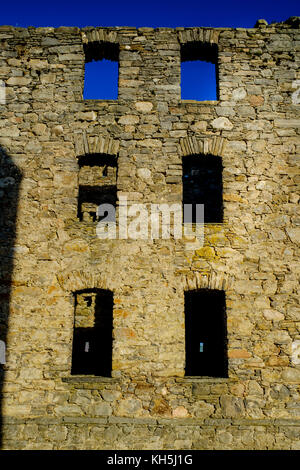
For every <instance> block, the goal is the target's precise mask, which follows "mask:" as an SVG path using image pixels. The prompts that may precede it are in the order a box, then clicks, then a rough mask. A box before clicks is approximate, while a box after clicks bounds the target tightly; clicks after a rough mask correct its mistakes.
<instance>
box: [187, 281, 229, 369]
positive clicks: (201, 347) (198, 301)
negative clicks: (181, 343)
mask: <svg viewBox="0 0 300 470" xmlns="http://www.w3.org/2000/svg"><path fill="white" fill-rule="evenodd" d="M185 343H186V344H185V346H186V367H185V375H187V376H206V377H228V364H227V362H228V361H227V327H226V304H225V292H224V291H221V290H214V289H199V290H193V291H188V292H185Z"/></svg>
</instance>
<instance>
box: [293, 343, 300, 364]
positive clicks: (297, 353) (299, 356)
mask: <svg viewBox="0 0 300 470" xmlns="http://www.w3.org/2000/svg"><path fill="white" fill-rule="evenodd" d="M292 363H293V364H295V365H299V364H300V339H296V340H295V341H293V342H292Z"/></svg>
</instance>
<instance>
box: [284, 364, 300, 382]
mask: <svg viewBox="0 0 300 470" xmlns="http://www.w3.org/2000/svg"><path fill="white" fill-rule="evenodd" d="M281 375H282V380H283V381H284V383H299V382H300V369H292V368H291V367H290V368H287V369H285V370H284V371H283V372H282V374H281Z"/></svg>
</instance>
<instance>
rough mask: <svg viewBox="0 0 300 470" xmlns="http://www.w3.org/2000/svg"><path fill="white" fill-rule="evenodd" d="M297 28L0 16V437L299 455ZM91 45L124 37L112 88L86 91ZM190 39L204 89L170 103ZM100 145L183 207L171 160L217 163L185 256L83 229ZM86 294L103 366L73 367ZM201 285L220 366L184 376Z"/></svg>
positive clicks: (178, 167)
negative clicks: (208, 91)
mask: <svg viewBox="0 0 300 470" xmlns="http://www.w3.org/2000/svg"><path fill="white" fill-rule="evenodd" d="M298 24H299V22H298V20H297V19H295V18H294V19H292V20H289V21H287V22H285V23H278V24H271V25H267V24H265V22H263V21H260V22H259V24H258V25H257V27H256V28H253V29H242V28H237V29H230V28H215V29H211V28H176V29H169V28H158V29H152V28H139V29H136V28H130V27H126V28H125V27H124V28H123V27H119V28H84V29H81V30H80V29H79V28H75V27H74V28H64V27H61V28H56V29H55V28H36V29H35V28H28V29H22V28H13V27H11V26H1V27H0V44H1V48H0V79H1V80H2V81H3V82H4V83H5V90H6V103H5V104H0V113H1V119H0V151H1V164H2V168H1V170H0V171H1V174H0V197H1V198H2V204H3V207H4V208H6V209H5V211H6V212H5V220H9V224H10V227H11V231H10V232H9V231H8V232H7V233H8V235H5V236H3V237H1V239H0V250H1V258H2V261H1V263H0V268H1V272H0V289H1V290H0V295H1V297H0V299H1V306H0V312H1V327H2V333H1V334H2V338H3V339H5V341H6V344H7V362H6V364H5V366H3V369H4V380H3V389H2V416H3V423H2V434H3V448H4V449H104V448H108V449H109V448H110V449H112V448H113V449H146V448H148V449H300V442H299V409H300V405H299V381H300V359H299V350H300V333H299V295H298V293H299V284H298V282H299V278H298V275H297V273H299V268H298V244H299V228H298V225H299V218H298V214H297V202H298V197H299V193H298V187H297V183H298V182H299V179H298V178H299V176H298V175H299V173H298V168H297V159H296V157H297V150H299V148H298V147H299V123H300V120H299V100H298V98H297V96H298V95H297V87H298V88H299V81H298V82H296V81H297V80H299V79H300V77H299V75H297V73H298V74H299V56H297V50H299V29H298ZM101 41H102V42H103V41H104V42H105V43H112V44H115V45H116V44H117V45H119V51H120V52H119V91H118V93H119V96H118V100H115V101H113V100H103V101H102V100H83V99H82V92H83V84H84V66H85V56H84V45H86V44H90V43H95V42H99V43H100V44H101ZM193 41H199V42H205V43H210V44H217V46H218V75H219V78H218V88H219V99H218V101H206V102H197V101H184V100H181V93H180V74H181V72H180V70H181V58H180V47H181V45H183V44H188V43H190V42H193ZM95 153H106V154H110V155H112V156H113V157H114V158H116V159H117V172H116V171H115V170H113V169H112V170H111V173H110V174H109V175H108V177H109V178H110V179H111V181H113V182H114V184H116V186H117V195H118V200H120V199H121V197H122V196H127V198H128V203H130V202H133V203H141V204H144V203H146V204H154V203H176V202H177V203H178V202H179V203H180V202H181V200H182V159H183V158H188V156H189V155H193V154H208V155H216V156H219V157H221V158H222V162H223V203H224V221H223V223H218V224H206V226H205V238H204V246H203V247H200V248H197V249H192V248H191V244H190V243H188V242H187V240H185V239H182V240H181V239H174V238H171V239H154V240H152V239H149V240H130V239H129V240H127V239H121V240H120V239H117V240H113V239H110V240H101V239H99V238H97V236H96V223H95V222H94V221H93V220H92V219H90V218H89V217H88V215H87V216H85V217H84V218H83V220H81V221H80V220H79V219H78V217H77V215H78V214H77V210H78V201H77V199H78V191H79V184H80V179H83V181H86V180H87V181H94V180H95V181H96V180H97V176H96V175H95V174H93V175H92V174H91V173H89V170H84V169H80V171H79V165H78V158H79V157H81V156H84V155H89V154H95ZM6 168H9V170H7V171H6V172H5V169H6ZM98 176H99V175H98ZM16 189H17V190H18V205H17V211H15V212H16V214H15V217H14V211H13V209H12V208H13V207H14V204H15V203H16ZM1 207H2V206H1ZM9 208H11V211H9ZM85 210H86V211H87V212H86V214H88V211H89V210H90V209H89V208H87V209H85ZM3 211H4V209H3ZM3 214H4V212H3ZM9 217H11V220H10V219H9ZM14 227H15V229H14ZM5 233H6V232H5ZM92 288H100V289H110V290H112V291H113V293H114V309H113V364H112V377H111V378H109V377H108V378H104V377H94V376H75V375H71V372H70V371H71V356H72V336H73V323H74V295H73V293H74V292H75V291H77V290H83V289H92ZM197 288H211V289H224V290H225V294H226V314H227V332H228V378H212V377H185V375H184V367H185V322H184V292H185V291H187V290H190V289H197ZM203 314H204V315H209V314H210V312H203ZM0 339H1V338H0Z"/></svg>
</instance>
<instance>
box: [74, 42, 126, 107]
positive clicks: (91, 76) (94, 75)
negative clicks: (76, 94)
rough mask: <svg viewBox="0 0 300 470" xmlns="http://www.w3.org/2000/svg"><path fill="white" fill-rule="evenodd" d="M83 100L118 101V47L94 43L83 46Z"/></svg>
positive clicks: (112, 44) (105, 43)
mask: <svg viewBox="0 0 300 470" xmlns="http://www.w3.org/2000/svg"><path fill="white" fill-rule="evenodd" d="M84 53H85V74H84V90H83V99H98V100H108V99H109V100H116V99H118V73H119V70H118V61H119V45H118V44H115V43H109V42H105V41H98V42H97V41H95V42H90V43H88V44H85V45H84Z"/></svg>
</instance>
